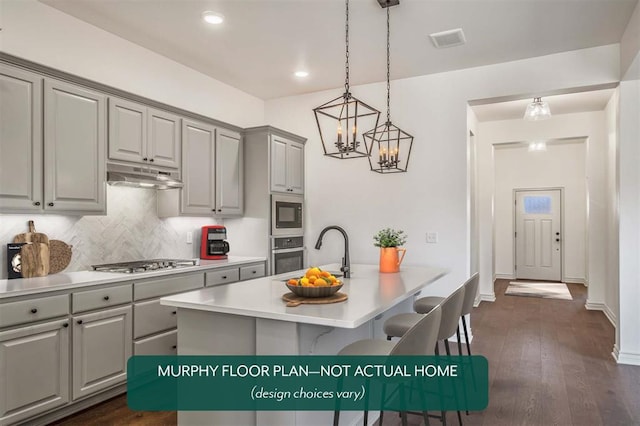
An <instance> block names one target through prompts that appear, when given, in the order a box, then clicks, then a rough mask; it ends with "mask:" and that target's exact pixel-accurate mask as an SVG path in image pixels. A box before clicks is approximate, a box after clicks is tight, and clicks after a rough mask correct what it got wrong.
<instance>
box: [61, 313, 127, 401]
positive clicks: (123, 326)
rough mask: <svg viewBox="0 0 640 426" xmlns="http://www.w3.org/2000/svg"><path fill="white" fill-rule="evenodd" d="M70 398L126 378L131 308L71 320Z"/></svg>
mask: <svg viewBox="0 0 640 426" xmlns="http://www.w3.org/2000/svg"><path fill="white" fill-rule="evenodd" d="M72 323H73V371H72V377H73V399H74V400H75V399H78V398H81V397H84V396H87V395H90V394H92V393H94V392H98V391H100V390H103V389H106V388H109V387H111V386H113V385H116V384H118V383H124V382H125V381H126V379H127V360H128V359H129V357H130V356H131V347H132V342H133V341H132V336H131V334H132V333H131V327H132V315H131V306H130V305H128V306H124V307H121V308H113V309H107V310H103V311H98V312H94V313H89V314H85V315H76V316H74V317H73V321H72Z"/></svg>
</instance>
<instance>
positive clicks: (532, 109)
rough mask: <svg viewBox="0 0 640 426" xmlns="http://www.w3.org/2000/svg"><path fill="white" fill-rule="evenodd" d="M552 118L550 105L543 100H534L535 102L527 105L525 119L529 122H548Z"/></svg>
mask: <svg viewBox="0 0 640 426" xmlns="http://www.w3.org/2000/svg"><path fill="white" fill-rule="evenodd" d="M550 117H551V109H550V108H549V104H548V103H547V102H545V101H543V100H542V98H533V102H531V103H530V104H529V105H527V110H526V111H525V112H524V119H525V120H529V121H538V120H546V119H547V118H550Z"/></svg>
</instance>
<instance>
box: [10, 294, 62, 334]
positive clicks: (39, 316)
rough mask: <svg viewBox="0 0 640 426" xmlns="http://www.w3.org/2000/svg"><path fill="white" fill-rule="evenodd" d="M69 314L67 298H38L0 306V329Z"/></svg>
mask: <svg viewBox="0 0 640 426" xmlns="http://www.w3.org/2000/svg"><path fill="white" fill-rule="evenodd" d="M68 314H69V296H68V295H66V294H61V295H59V296H50V297H40V298H37V299H29V300H21V301H20V302H11V303H5V304H3V305H0V328H1V327H8V326H10V325H14V324H22V323H25V322H32V321H40V320H43V319H47V318H54V317H59V316H62V315H68Z"/></svg>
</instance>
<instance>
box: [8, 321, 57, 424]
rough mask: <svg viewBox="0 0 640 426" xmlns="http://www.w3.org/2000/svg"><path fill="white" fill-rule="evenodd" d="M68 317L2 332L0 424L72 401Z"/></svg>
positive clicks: (21, 418)
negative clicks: (70, 394) (70, 393)
mask: <svg viewBox="0 0 640 426" xmlns="http://www.w3.org/2000/svg"><path fill="white" fill-rule="evenodd" d="M69 328H70V327H69V320H68V319H61V320H56V321H49V322H45V323H41V324H37V325H28V326H24V327H21V328H16V329H13V330H9V331H3V332H0V360H1V362H0V386H1V387H0V425H7V424H11V423H15V422H18V421H20V420H24V419H27V418H30V417H33V416H36V415H37V414H40V413H43V412H45V411H48V410H50V409H52V408H56V407H58V406H62V405H65V404H66V403H68V402H69Z"/></svg>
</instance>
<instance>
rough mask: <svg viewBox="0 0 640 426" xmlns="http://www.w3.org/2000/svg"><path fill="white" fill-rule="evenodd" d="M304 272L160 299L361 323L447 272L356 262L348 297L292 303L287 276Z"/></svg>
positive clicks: (284, 317) (301, 319)
mask: <svg viewBox="0 0 640 426" xmlns="http://www.w3.org/2000/svg"><path fill="white" fill-rule="evenodd" d="M321 268H322V269H323V270H329V271H337V270H339V265H337V264H334V265H324V266H321ZM304 272H305V270H301V271H298V272H290V273H287V274H282V275H275V276H269V277H263V278H256V279H254V280H249V281H243V282H240V283H236V284H233V285H223V286H218V287H211V288H205V289H202V290H195V291H190V292H188V293H182V294H177V295H174V296H167V297H163V298H162V299H160V303H161V304H162V305H168V306H175V307H178V308H185V309H196V310H201V311H211V312H221V313H227V314H235V315H242V316H251V317H256V318H269V319H275V320H281V321H292V322H298V323H306V324H317V325H327V326H332V327H341V328H356V327H359V326H360V325H362V324H364V323H366V322H367V321H369V320H371V319H373V318H374V317H376V316H377V315H379V314H381V313H383V312H385V311H387V310H388V309H389V308H391V307H392V306H395V305H396V304H398V303H400V302H402V301H403V300H406V299H407V298H409V297H411V296H413V295H414V294H416V293H418V292H419V291H420V290H422V289H423V288H425V287H426V286H428V285H429V284H431V283H432V282H434V281H436V280H437V279H438V278H440V277H442V276H443V275H445V274H446V272H447V271H446V270H445V269H441V268H431V267H416V266H402V268H401V271H400V272H399V273H394V274H385V273H380V272H379V271H378V265H351V278H347V279H344V280H343V281H344V286H343V287H342V288H341V289H340V291H341V292H343V293H346V294H347V295H348V296H349V298H348V299H347V300H346V301H344V302H340V303H332V304H326V305H299V306H296V307H287V306H286V303H285V302H284V301H283V300H282V295H283V294H285V293H288V292H289V289H288V288H287V286H286V285H285V283H284V281H283V280H285V279H286V278H290V277H300V276H302V275H303V274H304ZM340 279H341V280H342V279H343V278H340Z"/></svg>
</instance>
